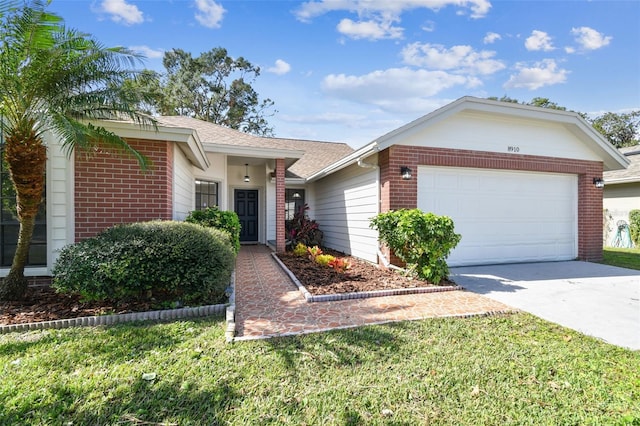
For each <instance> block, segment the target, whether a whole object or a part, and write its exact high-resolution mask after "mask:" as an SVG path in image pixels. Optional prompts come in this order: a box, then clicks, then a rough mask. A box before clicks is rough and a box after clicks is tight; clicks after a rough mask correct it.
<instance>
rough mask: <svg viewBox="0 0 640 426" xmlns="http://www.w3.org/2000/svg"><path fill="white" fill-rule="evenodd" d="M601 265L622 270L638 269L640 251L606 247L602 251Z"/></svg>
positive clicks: (639, 265)
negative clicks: (619, 267)
mask: <svg viewBox="0 0 640 426" xmlns="http://www.w3.org/2000/svg"><path fill="white" fill-rule="evenodd" d="M602 263H606V264H607V265H613V266H621V267H623V268H630V269H640V249H637V248H636V249H620V248H612V247H606V248H605V249H604V250H603V251H602Z"/></svg>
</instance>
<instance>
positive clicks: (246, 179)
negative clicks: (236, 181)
mask: <svg viewBox="0 0 640 426" xmlns="http://www.w3.org/2000/svg"><path fill="white" fill-rule="evenodd" d="M244 181H245V182H251V178H250V177H249V164H245V165H244Z"/></svg>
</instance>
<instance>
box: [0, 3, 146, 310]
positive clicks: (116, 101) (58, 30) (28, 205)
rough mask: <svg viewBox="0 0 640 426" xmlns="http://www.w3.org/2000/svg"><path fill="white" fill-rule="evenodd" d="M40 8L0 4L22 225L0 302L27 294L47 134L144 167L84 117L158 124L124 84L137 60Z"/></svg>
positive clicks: (5, 99) (1, 100) (5, 92)
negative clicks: (114, 152)
mask: <svg viewBox="0 0 640 426" xmlns="http://www.w3.org/2000/svg"><path fill="white" fill-rule="evenodd" d="M45 9H46V3H45V2H44V1H42V0H33V1H29V2H26V3H25V2H22V1H19V2H18V1H14V2H8V1H3V2H2V5H1V6H0V118H1V119H2V120H3V127H4V131H5V136H6V137H5V144H4V161H5V164H6V166H7V168H8V171H9V176H10V178H11V182H12V184H13V186H14V188H15V192H16V213H17V217H18V221H19V222H20V231H19V235H18V245H17V248H16V252H15V256H14V258H13V263H12V265H11V270H10V271H9V275H8V276H7V277H6V278H5V279H4V280H3V282H2V283H1V284H0V300H11V299H20V298H21V297H23V296H24V295H25V294H26V291H27V280H26V279H25V277H24V268H25V265H26V262H27V256H28V253H29V246H30V243H31V238H32V234H33V229H34V224H35V218H36V214H37V212H38V208H39V206H40V204H41V202H42V197H43V191H44V184H45V167H46V161H47V147H46V145H45V142H44V138H43V136H44V134H45V133H47V132H50V133H52V134H54V135H56V137H57V139H58V140H60V141H61V144H62V147H63V148H64V150H65V152H66V153H67V155H68V156H71V155H72V153H73V152H74V150H75V149H82V150H87V151H91V150H92V149H95V148H96V147H97V146H101V145H105V144H106V145H109V146H112V147H117V148H119V149H120V150H121V152H123V153H127V154H129V155H133V156H134V157H135V158H136V159H137V160H138V162H139V163H140V166H141V167H142V168H143V169H144V168H146V167H147V166H148V164H147V159H146V158H145V157H144V156H142V155H141V154H140V153H138V152H137V151H136V150H134V149H133V148H132V147H130V146H129V145H128V144H127V143H126V141H124V140H123V139H122V138H120V137H118V136H117V135H115V134H113V133H111V132H108V131H107V130H106V129H104V128H103V127H99V126H96V125H92V124H91V123H90V121H89V120H104V119H127V120H131V121H133V122H135V123H137V124H139V125H153V126H155V122H154V121H153V120H152V119H151V118H149V117H148V116H146V115H143V114H141V113H138V112H136V111H135V105H137V104H139V103H140V102H141V101H142V100H143V98H145V96H144V95H143V94H141V93H139V92H135V91H133V90H131V89H130V88H127V89H125V88H124V86H123V85H122V83H123V82H124V81H125V80H128V79H132V78H133V79H134V78H137V76H138V72H137V71H134V70H133V67H134V66H135V65H136V63H137V62H138V61H139V60H140V56H138V55H135V54H133V53H132V52H131V51H129V50H127V49H124V48H119V47H117V48H106V47H104V46H102V45H101V44H100V43H99V42H97V41H96V40H94V39H93V38H92V37H91V36H89V35H87V34H83V33H79V32H78V31H76V30H72V29H67V28H66V27H65V26H64V22H63V20H62V18H61V17H59V16H57V15H55V14H53V13H50V12H47V11H46V10H45ZM140 86H142V85H140Z"/></svg>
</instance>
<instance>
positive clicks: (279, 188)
mask: <svg viewBox="0 0 640 426" xmlns="http://www.w3.org/2000/svg"><path fill="white" fill-rule="evenodd" d="M284 178H285V164H284V159H283V158H278V159H277V160H276V251H277V252H278V253H283V252H284V251H285V238H286V235H285V224H284V201H285V200H284V198H285V181H284Z"/></svg>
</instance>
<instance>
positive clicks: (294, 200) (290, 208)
mask: <svg viewBox="0 0 640 426" xmlns="http://www.w3.org/2000/svg"><path fill="white" fill-rule="evenodd" d="M302 206H304V189H285V192H284V218H285V220H291V219H293V215H295V214H296V212H298V210H300V207H302Z"/></svg>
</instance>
